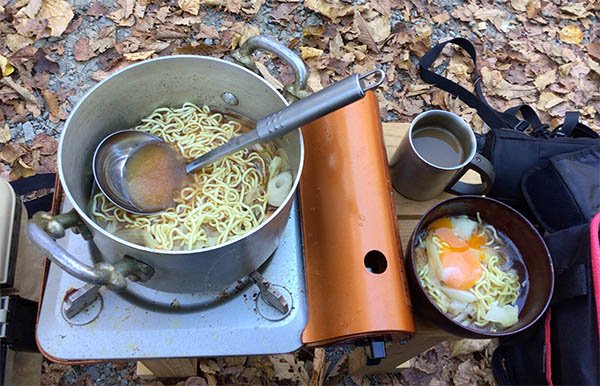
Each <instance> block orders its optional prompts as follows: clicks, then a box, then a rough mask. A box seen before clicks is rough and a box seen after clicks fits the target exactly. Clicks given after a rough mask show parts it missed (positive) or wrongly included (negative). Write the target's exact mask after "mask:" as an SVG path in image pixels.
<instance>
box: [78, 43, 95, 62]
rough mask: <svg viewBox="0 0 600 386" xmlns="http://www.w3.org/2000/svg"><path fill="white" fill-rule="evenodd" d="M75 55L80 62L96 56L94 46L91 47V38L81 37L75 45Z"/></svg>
mask: <svg viewBox="0 0 600 386" xmlns="http://www.w3.org/2000/svg"><path fill="white" fill-rule="evenodd" d="M73 55H74V56H75V60H77V61H78V62H85V61H88V60H90V59H91V58H93V57H94V56H96V54H95V53H94V51H93V50H92V47H90V39H88V38H84V37H82V38H79V40H77V41H76V42H75V45H74V46H73Z"/></svg>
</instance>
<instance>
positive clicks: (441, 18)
mask: <svg viewBox="0 0 600 386" xmlns="http://www.w3.org/2000/svg"><path fill="white" fill-rule="evenodd" d="M431 20H433V21H434V22H435V23H436V24H444V23H445V22H447V21H448V20H450V14H449V13H448V12H442V13H438V14H437V15H435V16H433V17H432V18H431Z"/></svg>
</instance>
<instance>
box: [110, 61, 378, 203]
mask: <svg viewBox="0 0 600 386" xmlns="http://www.w3.org/2000/svg"><path fill="white" fill-rule="evenodd" d="M375 74H377V75H378V76H379V77H378V79H377V81H376V82H374V83H369V84H366V83H365V79H366V78H368V77H369V76H371V75H375ZM384 79H385V73H384V72H383V71H381V70H375V71H371V72H369V73H368V74H365V75H358V74H355V75H351V76H349V77H347V78H346V79H343V80H341V81H339V82H336V83H334V84H332V85H331V86H329V87H326V88H324V89H323V90H321V91H318V92H316V93H314V94H311V95H310V96H307V97H306V98H304V99H301V100H299V101H297V102H294V103H292V104H291V105H290V106H287V107H285V108H283V109H282V110H279V111H277V112H275V113H273V114H270V115H269V116H267V117H264V118H262V119H260V120H259V121H258V122H257V124H256V129H255V130H252V131H249V132H247V133H245V134H242V135H240V136H238V137H235V138H234V139H232V140H231V141H229V142H228V143H226V144H224V145H222V146H219V147H218V148H216V149H213V150H211V151H209V152H208V153H206V154H204V155H202V156H200V157H198V158H197V159H196V160H194V161H192V162H190V163H189V164H187V165H186V166H185V171H186V172H188V173H192V172H194V171H196V170H198V169H200V168H202V167H204V166H206V165H208V164H210V163H211V162H214V161H216V160H218V159H220V158H222V157H225V156H227V155H229V154H232V153H235V152H236V151H238V150H241V149H243V148H245V147H248V146H250V145H252V144H253V143H256V142H258V141H261V142H269V141H273V140H275V139H277V138H279V137H281V136H283V135H285V134H287V133H289V132H290V131H292V130H296V129H298V128H299V127H301V126H303V125H305V124H307V123H309V122H312V121H314V120H315V119H318V118H321V117H322V116H324V115H327V114H329V113H331V112H332V111H335V110H337V109H339V108H341V107H344V106H347V105H349V104H350V103H352V102H355V101H357V100H359V99H361V98H362V97H364V96H365V92H366V91H368V90H370V89H373V88H375V87H377V86H379V85H380V84H381V83H383V81H384ZM121 174H122V173H121ZM113 202H114V201H113ZM124 209H126V208H124Z"/></svg>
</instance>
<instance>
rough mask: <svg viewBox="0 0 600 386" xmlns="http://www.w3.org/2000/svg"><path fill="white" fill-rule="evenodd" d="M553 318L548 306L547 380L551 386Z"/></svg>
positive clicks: (546, 321)
mask: <svg viewBox="0 0 600 386" xmlns="http://www.w3.org/2000/svg"><path fill="white" fill-rule="evenodd" d="M551 318H552V310H551V309H550V308H548V312H547V313H546V320H545V321H544V345H545V346H546V358H545V360H546V382H547V383H548V385H549V386H553V383H552V347H551V343H550V319H551Z"/></svg>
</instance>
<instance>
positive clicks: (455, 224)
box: [450, 216, 478, 240]
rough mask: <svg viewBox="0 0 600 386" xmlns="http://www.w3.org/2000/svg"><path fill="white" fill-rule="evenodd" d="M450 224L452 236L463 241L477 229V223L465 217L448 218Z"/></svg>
mask: <svg viewBox="0 0 600 386" xmlns="http://www.w3.org/2000/svg"><path fill="white" fill-rule="evenodd" d="M450 221H451V222H452V230H453V231H454V234H455V235H456V236H458V237H460V238H461V239H463V240H469V239H470V238H471V236H472V235H473V233H474V232H475V229H477V225H478V224H477V221H473V220H471V219H470V218H468V217H466V216H458V217H450Z"/></svg>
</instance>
